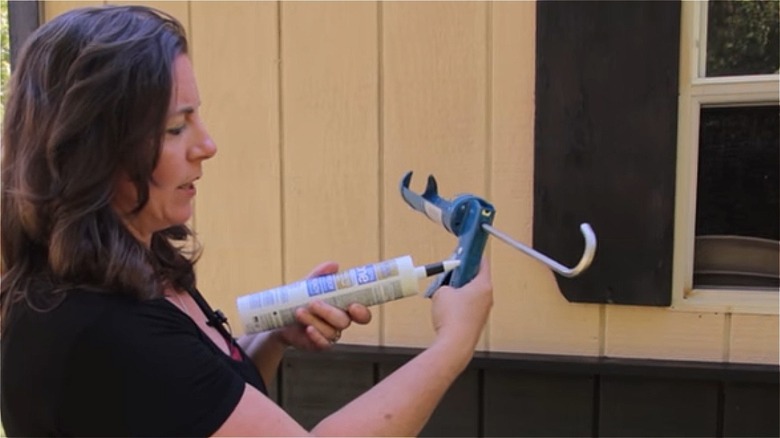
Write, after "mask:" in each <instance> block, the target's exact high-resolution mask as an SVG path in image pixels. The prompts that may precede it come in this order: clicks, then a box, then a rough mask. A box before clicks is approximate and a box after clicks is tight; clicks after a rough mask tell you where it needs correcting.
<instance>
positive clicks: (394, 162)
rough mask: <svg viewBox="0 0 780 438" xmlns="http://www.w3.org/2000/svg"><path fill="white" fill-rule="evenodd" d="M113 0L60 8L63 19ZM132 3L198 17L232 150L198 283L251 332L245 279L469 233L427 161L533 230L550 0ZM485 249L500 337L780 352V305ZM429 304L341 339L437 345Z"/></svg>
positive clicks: (766, 358)
mask: <svg viewBox="0 0 780 438" xmlns="http://www.w3.org/2000/svg"><path fill="white" fill-rule="evenodd" d="M102 3H103V2H83V1H82V2H71V1H56V2H53V1H49V2H45V4H44V8H43V9H44V14H45V18H46V19H50V18H52V17H54V16H55V15H57V14H59V13H61V12H63V11H65V10H68V9H70V8H73V7H76V6H83V5H87V4H92V5H94V4H102ZM112 3H113V2H112ZM132 3H135V4H138V3H147V4H152V5H153V6H155V7H158V8H160V9H163V10H166V11H168V12H170V13H172V14H173V15H174V16H176V17H177V18H178V19H179V20H181V21H182V23H183V24H184V25H185V27H186V28H187V30H188V33H189V38H190V43H191V56H192V58H193V62H194V65H195V70H196V75H197V77H198V82H199V87H200V93H201V98H202V101H203V107H202V113H203V116H204V118H205V120H206V122H207V124H208V126H209V128H210V131H211V133H212V136H213V137H214V139H215V140H216V142H217V145H218V147H219V152H218V154H217V156H216V158H214V159H213V160H211V161H209V162H207V163H206V164H205V165H204V177H203V179H202V180H201V181H200V182H199V184H198V196H197V199H196V205H195V207H196V209H195V210H196V212H195V216H194V218H193V220H192V224H193V226H194V228H195V230H196V231H197V233H198V235H199V238H200V241H201V243H202V244H203V246H204V254H203V257H202V259H201V260H200V262H199V263H198V276H199V287H200V289H201V290H202V292H203V293H204V295H206V297H207V298H208V299H209V301H210V302H211V303H212V305H213V306H214V307H216V308H221V309H222V310H223V311H224V312H225V313H226V314H227V316H228V318H229V319H230V320H231V321H234V327H233V329H234V332H240V327H237V326H236V324H237V323H236V322H237V321H238V315H237V311H236V307H235V299H236V298H237V297H238V296H240V295H244V294H247V293H251V292H253V291H258V290H262V289H266V288H270V287H273V286H277V285H279V284H282V283H287V282H290V281H293V280H296V279H299V278H301V277H303V276H304V275H306V273H307V272H309V271H310V270H311V269H312V268H313V267H314V266H315V265H317V264H318V263H319V262H321V261H324V260H335V261H338V262H339V263H340V265H341V266H342V267H343V268H348V267H352V266H357V265H361V264H365V263H371V262H375V261H379V260H382V259H387V258H392V257H396V256H400V255H404V254H409V255H411V256H412V257H413V258H414V260H415V262H417V263H418V264H422V263H428V262H432V261H435V260H439V259H442V258H444V257H446V256H447V255H449V253H450V252H451V251H452V249H453V248H454V246H455V243H456V240H455V238H454V237H453V236H452V235H450V234H449V233H447V232H446V231H445V230H444V229H443V228H441V227H440V226H438V225H435V224H433V223H432V222H430V221H429V220H427V219H426V218H425V217H424V216H423V215H421V214H420V213H417V212H414V211H412V210H411V209H410V208H408V207H407V206H406V204H405V203H404V202H403V201H402V199H401V197H400V194H399V192H398V185H399V182H400V179H401V177H402V176H403V174H404V173H405V172H407V171H409V170H412V171H414V172H415V175H414V177H413V180H412V188H413V189H414V190H415V191H420V190H422V188H423V180H424V179H425V177H427V175H428V174H433V175H435V176H436V178H437V180H438V182H439V189H440V193H441V194H442V196H445V197H451V196H454V195H456V194H458V193H464V192H465V193H474V194H476V195H479V196H482V197H484V198H485V199H487V200H489V201H491V202H492V203H493V205H494V206H495V207H496V210H497V215H496V220H495V222H494V225H495V226H496V228H498V229H500V230H502V231H504V232H506V233H507V234H510V235H512V236H513V237H514V238H516V239H517V240H519V241H522V242H525V243H527V244H532V242H531V236H532V224H533V191H532V190H533V170H534V169H533V150H534V143H533V139H534V136H533V135H534V134H533V126H534V124H533V121H534V85H535V77H534V75H535V32H536V29H535V4H534V3H533V2H430V3H426V2H382V3H376V2H344V3H338V2H328V3H324V2H282V3H277V2H245V1H240V2H230V1H220V2H203V1H175V2H132ZM596 233H597V234H598V230H596ZM486 256H487V257H488V258H489V259H490V262H491V267H492V272H493V284H494V291H495V306H494V309H493V312H492V315H491V318H490V321H489V324H488V327H487V328H486V330H485V333H484V336H483V339H482V341H481V343H480V345H479V349H480V350H482V351H486V352H516V353H538V354H562V355H573V356H592V357H605V356H608V357H622V358H640V359H641V358H652V359H669V360H695V361H705V362H746V363H755V364H778V362H779V360H778V345H779V344H780V340H779V339H778V330H779V327H778V316H777V315H750V314H729V313H715V312H698V313H697V312H683V311H677V310H671V309H666V308H650V307H637V306H618V305H605V304H574V303H569V302H567V301H566V300H565V299H564V298H563V297H562V296H561V294H560V293H559V291H558V289H557V285H556V283H555V280H554V277H553V274H552V272H551V271H549V270H548V269H547V268H546V267H544V266H542V265H540V264H539V263H538V262H536V261H534V260H532V259H530V258H528V257H527V256H525V255H523V254H521V253H519V252H517V251H516V250H513V249H511V248H510V247H508V246H507V245H505V244H503V243H501V242H499V241H497V240H493V239H491V241H490V243H489V245H488V248H487V250H486ZM424 286H425V285H421V287H424ZM429 307H430V306H429V304H428V302H427V301H426V300H425V299H423V298H419V297H412V298H408V299H405V300H401V301H397V302H393V303H388V304H384V305H381V306H379V307H376V308H374V310H373V312H374V320H373V321H372V322H371V323H370V324H369V325H367V326H361V327H353V328H351V329H350V330H348V331H347V332H345V333H344V337H343V338H342V341H341V342H342V343H347V344H358V345H364V346H393V347H424V346H425V345H427V344H428V343H430V341H431V340H432V339H433V336H434V334H433V330H432V328H431V324H430V322H429V321H430V316H429Z"/></svg>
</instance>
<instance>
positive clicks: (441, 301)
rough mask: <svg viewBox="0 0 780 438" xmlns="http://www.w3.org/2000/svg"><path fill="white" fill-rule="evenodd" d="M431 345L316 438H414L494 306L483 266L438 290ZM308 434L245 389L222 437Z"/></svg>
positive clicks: (328, 421) (323, 425)
mask: <svg viewBox="0 0 780 438" xmlns="http://www.w3.org/2000/svg"><path fill="white" fill-rule="evenodd" d="M432 301H433V305H432V318H433V323H434V328H435V330H436V334H437V335H436V340H435V341H434V342H433V344H432V345H431V346H430V347H429V348H428V349H426V350H425V351H423V352H422V353H420V354H419V355H417V356H416V357H415V358H414V359H412V360H410V361H409V362H407V363H406V364H405V365H403V366H402V367H401V368H399V369H398V370H396V371H395V372H393V373H392V374H391V375H389V376H387V377H386V378H385V379H384V380H382V381H381V382H379V383H377V384H376V385H375V386H374V387H372V388H371V389H370V390H368V391H366V392H365V393H364V394H363V395H361V396H360V397H358V398H356V399H355V400H353V401H352V402H350V403H349V404H347V405H346V406H344V407H343V408H341V409H340V410H338V411H337V412H335V413H333V414H332V415H330V416H329V417H327V418H325V419H324V420H322V421H321V422H320V423H319V424H318V425H317V426H316V427H314V429H312V431H311V434H312V435H317V436H332V435H338V436H347V435H352V436H370V435H383V436H414V435H417V434H419V432H420V431H421V430H422V428H423V426H424V425H425V423H426V422H427V421H428V418H429V417H430V415H431V414H432V413H433V410H434V409H435V408H436V405H437V404H438V403H439V401H440V400H441V398H442V396H443V395H444V393H445V392H446V391H447V389H448V388H449V387H450V385H451V384H452V382H454V381H455V379H456V378H457V376H458V375H459V374H460V373H461V372H462V371H463V370H464V369H465V367H466V366H467V365H468V362H469V361H470V359H471V357H472V355H473V352H474V348H475V346H476V344H477V342H478V340H479V336H480V334H481V331H482V328H483V327H484V324H485V322H486V321H487V316H488V314H489V311H490V308H491V306H492V303H493V295H492V285H491V282H490V273H489V269H488V267H487V265H486V264H485V263H483V265H482V267H481V269H480V273H479V275H477V277H476V278H475V279H474V280H472V282H471V283H469V284H467V285H465V286H463V287H462V288H460V289H452V288H450V287H442V288H441V289H439V290H438V291H437V292H436V294H435V295H434V297H433V300H432ZM306 434H307V432H306V431H305V430H304V429H303V428H302V427H301V426H300V425H299V424H298V423H296V422H295V420H293V419H292V418H291V417H290V416H289V415H288V414H287V413H285V412H284V411H283V410H282V409H281V408H279V407H278V406H277V405H276V404H275V403H274V402H272V401H271V400H270V399H268V398H267V397H265V396H264V395H262V394H261V393H260V392H259V391H257V390H256V389H254V388H252V387H249V386H247V387H246V388H245V390H244V394H243V396H242V398H241V400H240V401H239V403H238V405H237V406H236V409H235V410H234V411H233V413H232V414H231V415H230V417H228V419H227V421H226V422H225V423H224V424H223V425H222V427H220V429H219V430H218V431H217V433H216V435H221V436H262V435H266V436H267V435H272V436H283V435H286V436H290V435H306Z"/></svg>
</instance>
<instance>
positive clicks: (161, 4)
mask: <svg viewBox="0 0 780 438" xmlns="http://www.w3.org/2000/svg"><path fill="white" fill-rule="evenodd" d="M106 3H108V4H112V5H139V6H149V7H152V8H155V9H159V10H161V11H163V12H167V13H169V14H171V15H173V16H174V17H176V19H177V20H179V21H181V24H182V25H183V26H184V28H185V29H187V31H189V5H188V2H186V1H155V0H146V1H138V0H127V1H109V2H106Z"/></svg>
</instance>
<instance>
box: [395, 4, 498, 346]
mask: <svg viewBox="0 0 780 438" xmlns="http://www.w3.org/2000/svg"><path fill="white" fill-rule="evenodd" d="M382 8H383V23H382V26H383V36H382V40H383V61H382V62H383V78H384V79H383V96H384V102H383V105H384V106H383V120H384V161H383V163H384V169H383V175H384V199H385V207H384V218H385V225H386V226H385V235H384V236H383V238H384V239H385V242H386V244H385V249H386V251H385V252H386V254H385V256H388V257H391V256H397V255H403V254H411V255H412V256H413V258H414V260H415V262H416V263H418V264H422V263H429V262H432V261H435V260H438V259H443V258H446V257H448V256H449V255H450V254H451V252H452V250H453V249H454V248H455V245H456V243H457V241H456V239H455V237H454V236H452V235H451V234H449V233H448V232H447V231H446V230H445V229H444V228H443V227H441V226H440V225H436V224H434V223H432V222H430V221H429V220H428V219H427V218H426V217H425V216H424V215H422V214H421V213H418V212H414V211H412V210H411V209H410V208H409V207H407V206H406V204H405V203H404V202H403V200H402V199H401V196H400V194H399V191H398V184H399V182H400V180H401V177H402V176H403V175H404V173H405V172H406V171H409V170H412V171H414V172H415V177H413V178H412V189H413V190H415V191H417V192H420V191H422V189H423V187H424V181H425V178H426V177H427V175H428V174H433V175H435V176H436V178H437V180H438V182H439V188H440V191H441V195H442V196H444V197H447V198H451V197H453V196H454V195H456V194H458V193H474V194H479V195H485V194H486V190H487V187H486V184H485V181H486V175H485V164H486V163H485V148H486V147H487V145H486V144H485V138H486V130H485V127H486V120H485V117H486V105H485V102H486V69H485V59H486V46H487V44H486V39H485V37H486V28H485V23H486V15H485V14H486V8H487V3H482V2H426V3H422V2H421V3H417V2H387V3H383V4H382ZM424 286H425V285H421V287H424ZM384 306H385V308H384V310H385V324H384V340H385V341H386V343H387V344H388V345H409V346H424V345H427V344H428V343H429V342H430V340H431V339H432V338H433V332H432V330H431V329H430V327H431V324H430V322H429V321H430V310H429V308H430V306H429V303H428V302H426V301H425V300H423V299H422V298H419V297H413V298H409V299H405V300H400V301H396V302H393V303H388V304H385V305H384Z"/></svg>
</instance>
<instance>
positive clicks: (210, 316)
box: [187, 287, 233, 342]
mask: <svg viewBox="0 0 780 438" xmlns="http://www.w3.org/2000/svg"><path fill="white" fill-rule="evenodd" d="M187 293H189V294H190V296H191V297H192V299H193V300H195V303H196V304H197V305H198V307H200V310H201V312H203V314H204V315H206V324H208V325H210V326H212V327H214V328H215V329H217V331H218V332H219V333H220V334H221V335H222V336H224V337H225V339H226V340H228V341H229V342H233V334H232V333H231V330H230V325H229V324H228V323H227V322H228V319H227V317H225V314H224V313H222V311H221V310H219V309H217V310H214V309H212V308H211V306H209V303H207V302H206V300H205V299H204V298H203V295H201V294H200V291H198V289H196V288H194V287H192V288H187ZM226 326H227V328H226Z"/></svg>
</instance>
